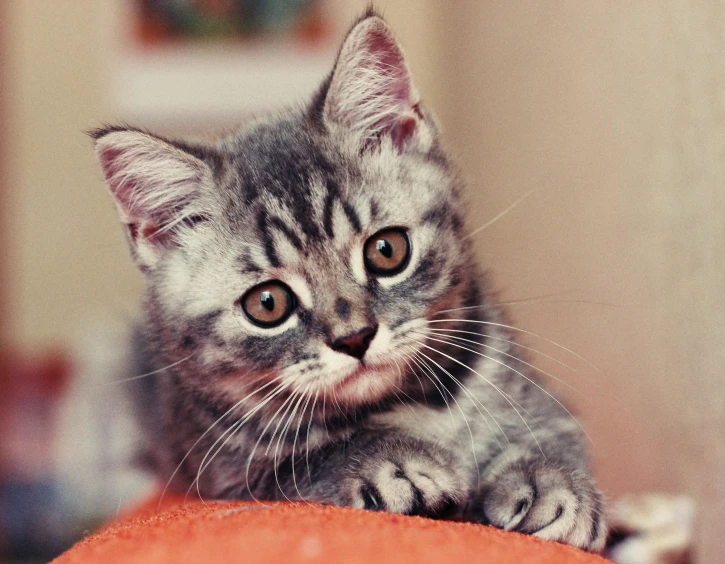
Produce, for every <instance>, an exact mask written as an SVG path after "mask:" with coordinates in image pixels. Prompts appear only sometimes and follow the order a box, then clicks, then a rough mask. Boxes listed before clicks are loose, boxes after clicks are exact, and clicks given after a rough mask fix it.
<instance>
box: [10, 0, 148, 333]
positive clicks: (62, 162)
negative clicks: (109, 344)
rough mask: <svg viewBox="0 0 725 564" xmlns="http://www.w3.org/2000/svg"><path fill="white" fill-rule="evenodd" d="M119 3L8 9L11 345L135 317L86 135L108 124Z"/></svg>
mask: <svg viewBox="0 0 725 564" xmlns="http://www.w3.org/2000/svg"><path fill="white" fill-rule="evenodd" d="M116 5H117V3H116V2H113V1H110V0H102V1H98V0H58V1H53V2H45V1H42V0H29V1H25V0H23V1H19V0H17V1H11V2H8V3H6V5H5V7H4V9H5V12H6V21H5V27H6V29H7V36H6V38H5V41H6V45H7V46H8V53H7V55H8V57H7V60H8V67H7V75H6V76H7V77H8V86H9V88H8V96H7V99H5V100H3V104H4V105H5V107H6V110H7V115H8V132H9V138H10V142H9V143H8V151H9V153H8V157H9V161H8V163H9V167H8V177H9V185H10V186H11V187H12V189H11V190H10V193H9V194H8V197H7V199H6V200H7V203H8V205H9V208H10V210H11V212H10V213H8V216H9V221H10V224H9V225H8V226H7V230H6V232H7V233H8V237H9V242H10V246H9V256H8V261H7V270H8V296H9V303H8V308H7V309H8V313H9V329H10V331H9V332H10V337H11V339H12V340H13V341H15V342H16V343H19V344H21V345H24V346H27V347H34V346H39V347H40V346H55V345H61V344H63V343H64V342H65V341H66V340H67V338H68V337H69V336H72V335H73V333H74V332H75V331H78V330H79V329H80V328H82V327H83V326H84V325H85V324H87V323H89V322H93V321H94V320H96V319H98V318H102V317H107V316H109V315H114V316H119V315H124V314H126V313H127V312H129V311H130V310H132V309H133V307H134V305H133V304H134V303H135V295H136V292H137V289H138V277H137V275H136V273H135V272H133V270H132V269H131V268H130V267H129V265H128V260H127V257H126V252H125V243H124V242H123V240H122V237H121V232H120V229H118V227H117V225H116V218H115V213H114V211H113V208H112V206H111V202H110V200H109V198H108V196H107V194H106V193H105V192H104V190H103V188H102V184H101V182H100V178H101V177H100V174H99V172H98V169H97V166H96V164H95V162H94V156H93V151H92V147H91V143H90V141H89V139H88V138H87V137H86V136H85V135H84V134H83V132H84V131H85V130H87V129H89V128H91V127H96V126H98V125H99V124H100V123H102V122H103V121H108V120H110V119H111V117H112V116H111V108H110V106H109V99H110V93H109V91H108V88H109V85H110V83H111V81H110V72H111V62H112V54H113V51H112V49H113V47H114V35H115V33H116V31H117V30H116V24H115V22H116V20H117V14H116V11H115V7H116Z"/></svg>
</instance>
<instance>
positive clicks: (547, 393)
mask: <svg viewBox="0 0 725 564" xmlns="http://www.w3.org/2000/svg"><path fill="white" fill-rule="evenodd" d="M428 339H431V340H432V341H438V342H439V343H443V344H449V345H451V346H453V347H457V348H459V349H463V350H466V351H469V352H472V353H473V354H477V355H478V356H480V357H483V358H485V359H487V360H491V361H493V362H495V363H496V364H499V365H501V366H503V367H505V368H508V369H509V370H511V371H513V372H515V373H516V374H518V375H519V376H521V377H522V378H523V379H525V380H526V381H527V382H529V383H530V384H533V385H534V386H536V387H537V388H539V390H541V391H542V392H544V393H545V394H546V395H547V396H549V397H550V398H551V399H552V400H554V401H555V402H556V403H557V405H558V406H559V407H561V408H562V409H563V410H564V411H566V413H567V414H568V415H569V417H571V418H572V419H573V420H574V422H575V423H576V424H577V425H578V426H579V428H580V429H581V430H582V433H584V435H585V436H586V437H587V439H589V441H591V442H592V443H594V441H592V438H591V437H590V436H589V435H588V434H587V432H586V431H585V430H584V427H582V425H581V423H579V421H578V420H577V418H576V417H574V415H573V414H572V412H571V411H569V410H568V409H567V408H566V406H565V405H564V404H563V403H561V402H560V401H559V400H558V399H556V398H555V397H554V396H553V395H552V394H550V393H549V392H548V391H547V390H546V389H544V388H543V387H542V386H541V385H539V384H538V383H537V382H536V381H535V380H533V379H531V378H529V377H528V376H526V374H524V373H523V372H521V371H519V370H516V369H515V368H513V367H512V366H509V365H508V364H506V363H505V362H502V361H500V360H498V359H497V358H494V357H492V356H489V355H486V354H483V353H481V352H478V351H475V350H473V349H471V348H468V347H464V346H463V345H459V344H457V343H451V342H446V341H442V340H440V339H436V338H434V337H431V336H428ZM439 352H440V351H439Z"/></svg>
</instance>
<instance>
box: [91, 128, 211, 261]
mask: <svg viewBox="0 0 725 564" xmlns="http://www.w3.org/2000/svg"><path fill="white" fill-rule="evenodd" d="M90 135H91V137H92V138H93V139H94V141H95V148H96V155H97V156H98V160H99V162H100V165H101V169H102V170H103V175H104V176H105V178H106V183H107V185H108V187H109V189H110V190H111V194H113V197H114V199H115V201H116V209H117V211H118V215H119V217H120V218H121V221H122V222H123V223H124V224H125V225H126V227H127V238H128V242H129V246H130V248H131V254H132V255H133V258H134V260H135V261H136V263H137V264H138V266H139V267H140V268H141V269H142V270H146V269H147V268H149V267H151V266H153V265H154V263H155V262H156V261H157V260H158V258H159V256H160V254H161V253H162V252H163V251H164V250H166V249H168V248H169V247H172V246H174V245H175V244H177V243H178V237H179V236H180V228H181V227H183V226H185V225H186V226H188V225H192V224H194V223H196V222H198V221H200V220H205V219H207V218H208V214H207V210H206V209H205V206H204V198H203V192H204V191H205V190H208V189H209V187H211V185H212V183H213V180H212V171H211V169H210V167H209V165H208V164H207V163H206V162H204V161H203V160H202V159H201V158H200V156H201V155H200V154H197V155H194V154H192V153H191V152H190V151H189V150H185V149H184V148H183V147H181V146H177V145H175V144H172V143H171V142H168V141H166V140H163V139H160V138H158V137H155V136H153V135H150V134H148V133H145V132H142V131H138V130H134V129H124V128H115V127H111V128H104V129H98V130H96V131H92V132H91V133H90Z"/></svg>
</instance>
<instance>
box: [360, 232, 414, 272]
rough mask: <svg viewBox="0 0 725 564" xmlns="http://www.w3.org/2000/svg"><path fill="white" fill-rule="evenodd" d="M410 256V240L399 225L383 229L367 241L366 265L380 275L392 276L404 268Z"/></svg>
mask: <svg viewBox="0 0 725 564" xmlns="http://www.w3.org/2000/svg"><path fill="white" fill-rule="evenodd" d="M409 258H410V241H409V240H408V235H406V233H405V230H403V229H401V228H399V227H393V228H391V229H383V230H382V231H378V232H377V233H376V234H375V235H373V236H372V237H370V238H369V239H368V240H367V241H365V266H367V269H368V270H369V271H370V272H372V273H373V274H377V275H378V276H392V275H394V274H397V273H398V272H400V271H401V270H403V269H404V268H405V267H406V266H407V264H408V259H409Z"/></svg>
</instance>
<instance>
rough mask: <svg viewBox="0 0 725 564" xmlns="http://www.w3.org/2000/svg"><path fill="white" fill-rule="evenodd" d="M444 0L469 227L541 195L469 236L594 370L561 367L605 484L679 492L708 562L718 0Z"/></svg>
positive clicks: (721, 278)
mask: <svg viewBox="0 0 725 564" xmlns="http://www.w3.org/2000/svg"><path fill="white" fill-rule="evenodd" d="M449 6H450V5H449ZM455 6H456V9H455V10H453V9H450V8H449V9H447V10H445V13H444V10H442V11H441V17H442V18H444V22H443V25H444V26H445V27H446V29H447V36H448V37H449V38H451V39H453V40H452V41H449V42H446V49H447V50H446V54H447V59H446V60H447V65H446V66H445V67H444V69H442V70H443V74H442V75H441V79H442V80H443V81H444V82H445V83H446V84H447V85H448V89H447V91H446V97H445V99H446V105H445V106H444V122H445V125H446V126H447V130H448V133H449V136H450V139H451V141H452V142H453V144H454V145H455V147H456V148H457V149H458V150H459V151H460V156H461V161H462V163H463V165H464V168H465V171H466V173H467V174H468V176H469V177H470V179H471V185H470V190H469V196H470V198H471V202H472V214H471V216H472V218H471V226H472V227H475V226H476V225H478V224H482V223H483V222H485V221H486V220H487V219H489V218H490V217H492V216H494V215H495V214H496V213H497V212H498V211H499V210H502V209H504V208H505V207H506V206H507V205H508V204H509V203H511V202H513V201H515V200H516V199H517V198H518V197H519V196H521V195H522V194H524V193H525V192H527V191H528V190H529V189H531V188H539V191H538V192H536V193H535V194H533V195H531V196H530V197H529V198H528V200H526V201H525V202H524V203H522V204H521V205H520V206H519V207H518V208H517V209H515V210H513V211H511V213H510V214H509V215H508V216H506V217H505V218H503V219H501V220H500V221H499V222H497V223H496V224H494V225H492V226H491V227H489V228H487V229H486V230H484V232H482V233H481V234H480V235H479V236H478V237H477V242H478V244H479V250H480V256H481V257H482V259H483V260H484V261H485V263H486V264H487V265H490V266H491V268H492V269H493V270H494V272H495V274H496V280H497V281H498V283H499V286H500V287H501V288H502V289H503V290H504V294H503V295H504V297H505V298H508V299H520V298H525V297H528V296H534V295H540V294H549V293H558V294H559V296H557V297H555V298H554V297H552V298H549V299H547V301H551V302H556V303H536V304H534V303H531V304H518V305H515V306H513V308H512V311H513V318H514V319H515V321H516V322H517V323H518V324H519V325H520V326H522V327H525V328H527V329H530V330H532V331H536V332H538V333H541V334H543V335H546V336H547V337H549V338H550V339H553V340H555V341H558V342H560V343H564V344H566V345H567V346H568V347H570V348H571V349H573V350H575V351H577V352H578V353H580V354H581V355H583V356H585V357H586V358H588V359H590V360H591V361H592V362H593V363H594V364H596V365H597V366H598V367H599V368H601V370H602V371H603V374H597V373H596V372H593V371H592V370H589V371H588V372H589V373H590V374H591V375H592V376H593V380H595V383H592V382H591V380H592V378H589V377H583V376H580V375H569V376H567V379H568V380H569V381H570V382H571V383H573V384H575V385H576V386H577V387H579V388H580V389H581V390H582V392H583V394H584V396H586V397H585V399H581V398H580V397H578V396H576V395H572V394H568V395H570V396H572V399H573V400H574V401H575V405H576V406H577V408H578V410H579V412H580V413H581V419H582V420H583V421H584V422H585V423H586V425H587V428H588V429H589V431H590V434H591V435H592V438H593V440H594V447H593V448H594V452H595V454H596V465H597V470H598V474H599V476H600V478H601V482H602V484H603V485H604V487H605V488H606V490H607V491H608V492H609V493H611V494H615V495H616V494H619V493H622V492H627V491H643V490H651V489H655V488H656V489H668V490H672V491H687V492H690V493H691V494H693V495H694V496H695V497H696V498H697V501H698V505H699V511H700V516H701V520H700V527H699V532H698V535H699V539H698V543H699V549H700V556H701V561H702V562H719V561H722V560H723V559H724V558H725V537H723V535H722V527H723V522H725V374H723V365H725V347H724V346H723V343H724V339H723V337H725V307H724V306H723V301H724V297H725V263H724V261H723V256H724V255H725V34H724V31H725V7H724V6H723V4H722V3H720V2H707V1H695V0H689V1H685V0H681V1H674V0H670V1H661V2H659V1H658V2H586V3H584V2H578V1H575V0H571V1H560V2H555V3H554V2H546V3H531V2H519V1H514V2H457V3H455ZM565 300H569V301H575V300H577V301H578V300H583V301H596V302H606V303H609V304H614V305H611V306H609V305H596V304H586V303H560V302H562V301H565ZM527 341H528V342H529V343H530V344H531V345H532V346H543V345H545V343H542V342H541V340H540V339H535V338H527ZM547 350H549V351H550V352H552V351H553V352H557V351H556V350H555V349H552V348H551V347H547ZM557 354H558V355H560V356H567V355H562V354H561V351H558V352H557ZM569 358H571V357H570V356H569ZM574 360H576V359H574ZM578 365H581V363H578ZM559 372H560V373H562V372H563V374H561V375H562V376H564V375H565V373H566V371H561V370H559Z"/></svg>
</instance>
